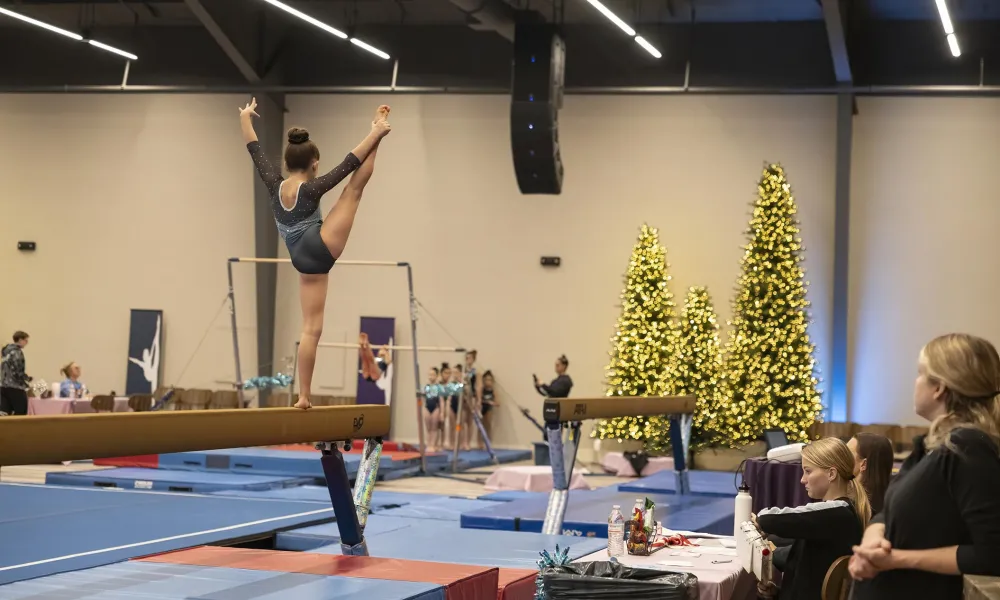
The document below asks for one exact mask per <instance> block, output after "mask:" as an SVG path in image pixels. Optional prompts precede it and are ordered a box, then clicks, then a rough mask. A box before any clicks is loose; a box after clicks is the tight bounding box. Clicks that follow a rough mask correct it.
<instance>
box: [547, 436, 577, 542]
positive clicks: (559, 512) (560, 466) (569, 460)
mask: <svg viewBox="0 0 1000 600" xmlns="http://www.w3.org/2000/svg"><path fill="white" fill-rule="evenodd" d="M566 433H567V439H566V441H565V442H564V441H563V428H562V426H561V425H560V424H558V423H549V424H546V428H545V434H546V436H547V437H548V442H549V459H550V460H551V461H552V492H551V493H550V494H549V505H548V507H547V508H546V510H545V521H544V522H543V523H542V533H544V534H548V535H561V534H562V529H563V520H564V519H565V517H566V505H567V503H568V502H569V485H570V482H571V481H572V480H573V465H574V464H575V463H576V452H577V449H578V448H579V445H580V423H573V424H572V425H570V426H569V427H568V428H567V431H566Z"/></svg>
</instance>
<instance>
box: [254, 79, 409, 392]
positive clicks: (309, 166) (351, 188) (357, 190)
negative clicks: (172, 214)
mask: <svg viewBox="0 0 1000 600" xmlns="http://www.w3.org/2000/svg"><path fill="white" fill-rule="evenodd" d="M259 116H260V115H258V114H257V99H256V98H254V99H252V100H251V101H250V102H249V103H247V105H246V106H244V107H243V108H241V109H240V127H241V129H242V131H243V141H244V142H245V143H246V146H247V151H248V152H250V156H251V157H252V158H253V162H254V165H255V166H256V167H257V173H258V175H260V178H261V180H262V181H263V182H264V185H266V186H267V191H268V193H269V194H270V197H271V211H272V212H273V213H274V221H275V224H276V225H277V227H278V233H279V234H281V238H282V239H283V240H285V246H286V247H287V248H288V255H289V257H291V260H292V266H294V267H295V270H296V271H298V272H299V300H300V302H301V305H302V335H301V337H300V339H299V356H298V365H299V378H300V383H301V385H300V392H299V401H298V402H296V403H295V407H296V408H310V407H311V406H312V404H311V403H310V401H309V400H310V398H311V397H312V376H313V370H314V369H315V367H316V348H317V346H318V345H319V338H320V335H321V334H322V332H323V315H324V310H325V308H326V292H327V288H328V287H329V282H330V280H329V273H330V269H332V268H333V265H334V263H335V262H337V259H338V258H340V255H341V254H342V253H343V252H344V248H345V247H346V246H347V238H348V237H349V236H350V234H351V228H352V227H353V226H354V217H355V215H357V212H358V206H359V204H360V203H361V194H362V192H363V191H364V189H365V186H366V185H367V184H368V180H369V179H371V176H372V172H373V171H374V170H375V154H376V152H377V151H378V145H379V142H381V140H382V138H384V137H385V136H386V135H388V134H389V131H390V127H389V122H388V120H387V119H388V117H389V107H388V106H384V105H383V106H380V107H378V110H377V111H376V113H375V120H374V121H372V125H371V132H370V133H369V134H368V135H367V136H366V137H365V139H363V140H361V143H359V144H358V145H357V146H356V147H355V148H354V150H352V151H351V152H348V154H347V156H346V157H345V158H344V160H343V161H342V162H341V163H340V164H339V165H337V166H336V167H334V168H333V170H331V171H330V172H328V173H326V174H324V175H319V147H318V146H316V144H315V143H314V142H312V141H311V140H310V139H309V132H308V131H306V130H305V129H300V128H298V127H293V128H291V129H289V130H288V146H286V148H285V157H284V158H285V168H287V169H288V179H285V178H284V177H282V175H281V169H278V168H275V167H274V166H272V165H271V163H270V162H268V160H267V158H266V157H265V156H264V152H263V151H262V150H261V147H260V143H259V142H258V141H257V134H256V133H255V132H254V129H253V118H254V117H259ZM355 171H356V173H354V176H353V177H351V181H350V182H349V183H348V184H347V186H346V187H345V188H344V191H343V192H341V194H340V199H339V200H338V201H337V203H336V204H335V205H334V206H333V209H331V210H330V212H329V213H328V214H327V216H326V220H325V221H324V220H323V218H322V217H321V215H320V200H321V199H322V198H323V195H324V194H326V193H327V192H329V191H330V190H332V189H333V188H334V187H335V186H336V185H337V184H339V183H340V182H341V181H343V179H344V178H345V177H347V176H348V175H350V174H351V173H352V172H355ZM285 183H289V184H290V185H285Z"/></svg>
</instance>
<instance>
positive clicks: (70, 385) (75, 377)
mask: <svg viewBox="0 0 1000 600" xmlns="http://www.w3.org/2000/svg"><path fill="white" fill-rule="evenodd" d="M59 372H60V373H62V374H63V375H64V376H65V377H66V379H64V380H63V381H62V383H60V384H59V397H60V398H83V397H84V396H86V395H87V386H85V385H83V382H82V381H80V374H81V373H82V369H80V365H78V364H76V363H75V362H71V363H69V364H68V365H66V366H65V367H63V368H62V369H60V370H59Z"/></svg>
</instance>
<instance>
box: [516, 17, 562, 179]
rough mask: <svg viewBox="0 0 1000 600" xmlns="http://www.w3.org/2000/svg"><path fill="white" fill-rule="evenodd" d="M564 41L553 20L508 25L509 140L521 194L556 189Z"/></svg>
mask: <svg viewBox="0 0 1000 600" xmlns="http://www.w3.org/2000/svg"><path fill="white" fill-rule="evenodd" d="M565 70H566V45H565V43H564V42H563V40H562V37H561V36H560V35H559V31H558V29H557V28H556V26H555V25H552V24H549V23H537V22H532V20H531V19H525V18H522V19H519V20H518V21H517V23H516V26H515V29H514V65H513V85H512V94H511V104H510V144H511V151H512V153H513V157H514V173H515V174H516V175H517V187H518V188H519V189H520V190H521V193H522V194H559V193H561V192H562V180H563V164H562V158H561V157H560V155H559V109H560V108H562V100H563V81H564V79H565Z"/></svg>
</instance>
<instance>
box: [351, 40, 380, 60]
mask: <svg viewBox="0 0 1000 600" xmlns="http://www.w3.org/2000/svg"><path fill="white" fill-rule="evenodd" d="M351 43H352V44H354V45H355V46H357V47H358V48H364V49H365V50H367V51H369V52H371V53H372V54H374V55H375V56H377V57H379V58H384V59H388V58H389V55H388V54H386V53H385V52H382V51H381V50H379V49H378V48H376V47H375V46H372V45H371V44H366V43H364V42H362V41H361V40H359V39H358V38H351Z"/></svg>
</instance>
